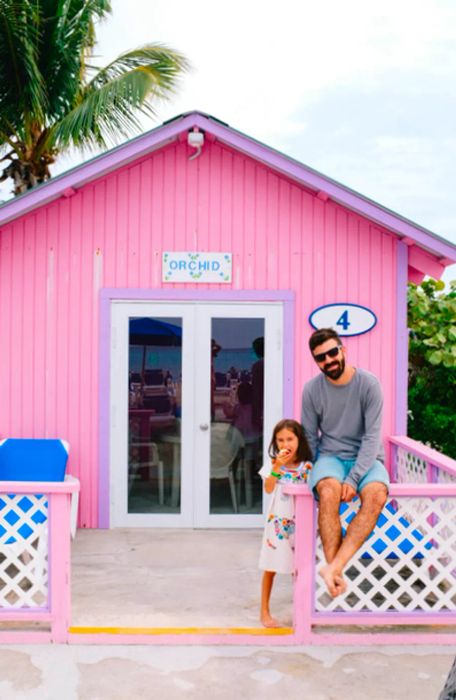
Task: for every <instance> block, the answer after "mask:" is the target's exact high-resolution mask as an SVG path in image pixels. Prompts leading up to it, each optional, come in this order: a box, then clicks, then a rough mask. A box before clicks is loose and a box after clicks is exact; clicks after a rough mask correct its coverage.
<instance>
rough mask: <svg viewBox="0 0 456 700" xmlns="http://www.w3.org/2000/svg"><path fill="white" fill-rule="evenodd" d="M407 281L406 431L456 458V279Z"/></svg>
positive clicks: (416, 438)
mask: <svg viewBox="0 0 456 700" xmlns="http://www.w3.org/2000/svg"><path fill="white" fill-rule="evenodd" d="M444 289H445V285H444V283H443V282H440V281H436V280H433V279H429V280H425V281H424V282H422V283H421V284H420V285H418V286H417V285H415V284H409V289H408V326H409V329H410V336H409V390H408V405H409V416H408V418H409V420H408V434H409V436H410V437H412V438H414V439H415V440H419V441H420V442H423V443H426V444H428V445H431V446H432V447H435V449H437V450H439V451H441V452H443V453H444V454H446V455H449V456H450V457H455V458H456V281H454V282H451V283H450V291H449V292H445V291H444Z"/></svg>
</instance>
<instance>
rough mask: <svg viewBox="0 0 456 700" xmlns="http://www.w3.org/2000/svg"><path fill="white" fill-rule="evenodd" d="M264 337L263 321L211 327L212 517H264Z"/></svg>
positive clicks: (221, 321)
mask: <svg viewBox="0 0 456 700" xmlns="http://www.w3.org/2000/svg"><path fill="white" fill-rule="evenodd" d="M264 333H265V321H264V318H251V317H250V318H212V321H211V433H210V441H211V445H210V471H209V474H210V506H209V507H210V513H211V514H217V513H218V514H222V513H224V514H233V513H234V514H240V513H245V514H247V513H250V514H252V513H261V512H262V503H263V498H262V483H261V479H260V477H259V476H258V471H259V469H260V468H261V465H262V461H263V406H264ZM227 482H228V484H229V488H227Z"/></svg>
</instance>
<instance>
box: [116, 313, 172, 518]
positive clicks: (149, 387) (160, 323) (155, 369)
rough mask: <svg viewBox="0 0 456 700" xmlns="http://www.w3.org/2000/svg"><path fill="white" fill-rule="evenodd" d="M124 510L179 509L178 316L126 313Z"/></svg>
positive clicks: (164, 511) (140, 511)
mask: <svg viewBox="0 0 456 700" xmlns="http://www.w3.org/2000/svg"><path fill="white" fill-rule="evenodd" d="M128 392H129V394H128V395H129V404H128V512H129V513H179V511H180V491H181V478H180V454H181V421H180V418H181V415H182V319H181V318H179V317H160V318H158V317H151V316H147V317H130V319H129V367H128Z"/></svg>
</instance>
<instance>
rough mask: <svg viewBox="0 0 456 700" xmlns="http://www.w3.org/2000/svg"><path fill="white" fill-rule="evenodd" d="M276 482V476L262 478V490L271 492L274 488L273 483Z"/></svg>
mask: <svg viewBox="0 0 456 700" xmlns="http://www.w3.org/2000/svg"><path fill="white" fill-rule="evenodd" d="M276 483H277V477H276V476H272V475H270V476H267V477H266V479H265V480H264V490H265V491H266V493H272V492H273V491H274V489H275V485H276Z"/></svg>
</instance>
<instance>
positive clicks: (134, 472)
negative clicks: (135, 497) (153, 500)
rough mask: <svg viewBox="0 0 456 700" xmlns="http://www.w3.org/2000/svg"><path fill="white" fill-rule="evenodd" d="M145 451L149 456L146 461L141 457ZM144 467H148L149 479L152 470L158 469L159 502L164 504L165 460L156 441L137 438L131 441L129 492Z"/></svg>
mask: <svg viewBox="0 0 456 700" xmlns="http://www.w3.org/2000/svg"><path fill="white" fill-rule="evenodd" d="M144 451H145V453H146V454H147V457H148V459H147V460H146V461H144V460H143V459H141V454H142V453H143V452H144ZM144 468H146V469H147V470H148V472H149V479H150V477H151V470H153V469H156V470H157V482H158V503H159V504H160V505H161V506H162V505H163V504H164V502H165V482H164V471H163V461H162V460H161V459H160V455H159V452H158V447H157V444H156V443H155V442H142V441H137V440H136V441H132V442H130V460H129V466H128V493H129V494H130V492H131V489H132V487H133V484H134V482H135V481H136V478H137V476H138V472H139V470H140V469H144Z"/></svg>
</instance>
